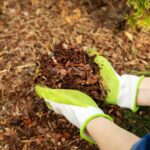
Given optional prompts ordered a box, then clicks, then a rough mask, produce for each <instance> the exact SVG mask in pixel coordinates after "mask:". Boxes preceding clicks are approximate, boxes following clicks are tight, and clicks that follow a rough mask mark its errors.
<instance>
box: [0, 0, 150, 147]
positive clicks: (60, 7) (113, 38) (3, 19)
mask: <svg viewBox="0 0 150 150" xmlns="http://www.w3.org/2000/svg"><path fill="white" fill-rule="evenodd" d="M126 12H128V8H127V7H126V5H125V2H124V1H116V0H112V1H107V0H105V1H104V0H83V1H78V0H64V1H63V0H24V1H20V0H1V1H0V149H2V150H34V149H36V150H42V149H46V150H49V149H50V150H57V149H58V150H59V149H61V150H62V149H64V150H67V149H68V150H75V149H77V150H83V149H85V150H96V149H97V147H96V146H95V145H91V144H89V143H87V142H86V141H84V140H82V139H81V138H80V136H79V130H78V129H77V128H76V127H74V126H73V125H72V124H70V123H69V122H68V121H67V120H66V119H65V118H63V117H62V116H60V115H57V114H55V113H54V112H53V111H51V110H48V108H47V107H46V105H45V103H44V101H42V100H41V99H39V98H38V97H37V96H36V95H35V92H34V84H35V82H34V81H35V80H36V82H40V83H43V84H44V85H48V86H52V84H51V83H50V82H47V83H46V82H45V81H47V80H48V77H47V75H48V74H47V72H45V73H44V69H46V70H47V69H50V68H49V67H48V66H47V65H50V66H51V65H53V63H58V64H59V65H58V64H57V65H56V64H55V66H54V67H52V68H51V69H50V71H51V73H52V74H51V77H52V78H55V77H56V76H57V75H58V74H59V75H60V76H61V78H59V79H58V80H62V78H71V77H70V76H69V75H72V76H76V73H77V74H78V73H79V72H78V70H80V71H81V73H83V74H82V75H79V74H78V78H76V79H78V80H76V81H75V82H77V81H78V85H79V86H80V87H79V86H78V87H79V89H80V88H81V89H80V90H83V91H84V90H85V89H82V88H83V87H84V86H85V85H86V84H88V83H87V81H86V79H85V78H84V77H86V76H84V74H85V73H86V72H87V73H89V72H90V71H91V74H90V75H89V76H88V79H87V80H88V82H89V83H91V84H90V86H91V87H93V88H96V90H95V92H96V93H95V92H94V91H90V90H89V88H88V87H90V86H89V85H88V87H87V89H86V90H87V91H85V92H87V93H88V94H89V95H91V96H92V97H94V95H95V99H97V100H98V99H101V100H102V98H101V95H97V94H98V93H99V94H100V90H98V88H99V85H98V83H97V80H98V77H97V75H96V73H95V72H97V71H96V68H95V67H94V66H92V64H91V63H90V62H89V61H88V60H87V59H86V58H85V57H84V58H83V57H82V58H81V60H82V63H83V66H82V64H80V63H79V64H80V65H81V66H80V65H79V64H78V62H77V64H78V65H79V66H77V67H72V68H71V70H69V68H70V66H69V65H71V64H69V62H68V63H67V62H63V60H62V56H63V55H66V53H65V54H64V53H63V52H62V53H63V55H61V56H60V53H57V49H55V47H54V45H56V44H58V43H60V42H61V41H67V43H72V44H73V45H76V46H75V49H76V50H77V51H78V50H79V52H80V53H81V54H83V49H85V47H95V48H96V49H97V50H98V51H99V53H100V54H101V55H103V56H105V57H106V58H107V59H108V60H109V61H110V62H111V63H112V65H113V66H114V68H115V70H116V71H117V72H118V73H119V74H123V73H134V74H137V73H138V75H141V74H145V75H147V76H150V74H149V71H150V67H149V66H150V49H149V47H150V33H144V32H142V31H138V32H137V31H132V30H130V29H127V28H126V25H125V20H124V14H125V13H126ZM73 47H74V46H73ZM52 50H55V52H56V53H54V51H52ZM53 55H55V57H52V56H53ZM68 55H69V54H68ZM69 56H70V55H69ZM81 56H83V55H81ZM60 58H61V60H59V59H60ZM52 59H53V60H52ZM68 59H75V58H74V57H69V58H68ZM50 60H52V61H50ZM55 60H57V62H55ZM77 60H80V59H77ZM70 63H71V61H70ZM65 65H66V66H65ZM67 65H68V67H67ZM45 66H46V67H45ZM57 66H59V68H60V70H58V69H57ZM64 66H65V67H64ZM86 66H88V67H87V68H86ZM93 67H94V68H93ZM76 68H78V70H76ZM83 68H84V70H82V69H83ZM55 69H56V70H57V71H56V70H55ZM88 69H89V72H88ZM41 70H42V75H44V76H46V78H44V77H42V76H40V75H39V73H40V72H41ZM46 70H45V71H46ZM66 71H67V72H66ZM92 71H93V72H92ZM69 72H70V73H69ZM55 73H56V76H55V75H54V74H55ZM37 76H38V77H37ZM41 78H42V79H41ZM56 78H57V77H56ZM37 79H38V80H37ZM72 80H74V79H72ZM49 81H51V80H49ZM55 82H56V81H55ZM59 83H61V84H59ZM82 84H84V85H82ZM55 86H58V87H61V88H62V87H64V88H70V87H71V86H72V87H71V88H76V87H74V85H73V84H71V85H70V82H69V83H67V84H65V83H63V82H60V81H58V83H56V85H55ZM97 90H98V91H97ZM99 96H100V97H99ZM101 108H102V109H103V110H104V111H105V112H106V113H108V114H110V115H111V116H113V118H114V119H115V122H116V123H118V124H119V125H121V123H123V124H124V128H126V129H128V130H130V131H132V132H134V131H135V130H137V129H138V127H137V122H135V121H134V119H132V118H131V120H130V123H129V122H124V120H125V119H124V118H123V112H124V111H126V110H124V109H121V108H119V107H116V106H106V105H104V104H103V103H102V105H101ZM149 112H150V111H149V109H148V110H147V111H146V109H145V108H144V109H142V110H140V111H139V112H138V113H137V116H138V119H141V120H142V119H143V118H146V115H147V114H148V113H149ZM145 114H146V115H145ZM147 118H149V117H147ZM148 125H149V124H148ZM134 126H136V129H133V130H132V128H133V127H134ZM139 128H140V130H142V131H144V134H145V133H147V132H149V130H150V128H149V127H147V125H146V123H145V122H144V123H143V124H140V126H139Z"/></svg>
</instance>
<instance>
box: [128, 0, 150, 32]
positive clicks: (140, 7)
mask: <svg viewBox="0 0 150 150" xmlns="http://www.w3.org/2000/svg"><path fill="white" fill-rule="evenodd" d="M127 4H128V6H129V7H132V8H133V9H134V12H133V13H132V15H131V16H129V17H128V23H129V24H130V25H133V26H134V27H139V28H142V29H144V30H147V31H148V30H150V0H128V1H127Z"/></svg>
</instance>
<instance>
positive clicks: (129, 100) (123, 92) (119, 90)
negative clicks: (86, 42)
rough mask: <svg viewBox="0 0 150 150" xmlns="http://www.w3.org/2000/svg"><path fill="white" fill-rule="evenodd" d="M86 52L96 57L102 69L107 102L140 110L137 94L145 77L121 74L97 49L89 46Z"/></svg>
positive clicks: (96, 61)
mask: <svg viewBox="0 0 150 150" xmlns="http://www.w3.org/2000/svg"><path fill="white" fill-rule="evenodd" d="M86 53H87V55H88V56H89V57H94V62H95V63H96V64H97V65H98V67H99V69H100V70H99V75H100V76H101V78H102V83H103V84H104V87H106V90H107V96H106V99H105V101H106V103H108V104H117V105H119V106H121V107H125V108H129V109H131V110H132V111H134V112H136V111H137V110H138V107H137V105H136V96H137V92H138V89H139V86H140V83H141V81H142V80H143V78H144V77H143V76H141V77H137V76H134V75H127V74H124V75H122V76H119V75H118V74H117V73H116V72H115V70H114V69H113V67H112V65H111V64H110V62H109V61H108V60H107V59H106V58H104V57H103V56H100V55H99V54H98V52H97V51H96V50H93V49H91V48H89V49H87V50H86Z"/></svg>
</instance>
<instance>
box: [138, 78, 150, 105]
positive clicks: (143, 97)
mask: <svg viewBox="0 0 150 150" xmlns="http://www.w3.org/2000/svg"><path fill="white" fill-rule="evenodd" d="M137 105H139V106H150V78H145V79H144V80H143V81H142V82H141V85H140V87H139V91H138V95H137Z"/></svg>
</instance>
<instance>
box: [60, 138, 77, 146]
mask: <svg viewBox="0 0 150 150" xmlns="http://www.w3.org/2000/svg"><path fill="white" fill-rule="evenodd" d="M78 140H79V139H75V140H73V141H71V142H69V143H67V144H64V145H62V146H69V145H71V144H72V143H74V142H76V141H78Z"/></svg>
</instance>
